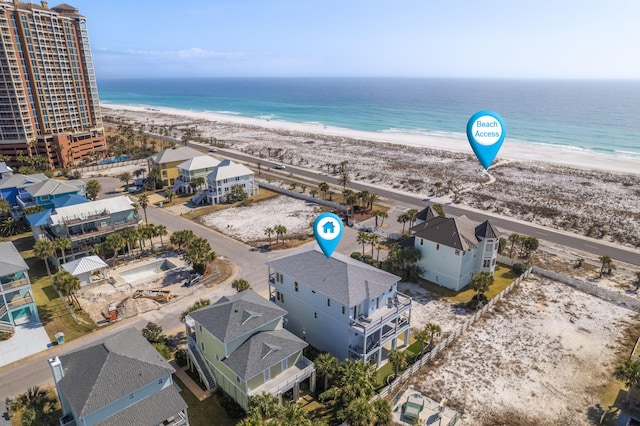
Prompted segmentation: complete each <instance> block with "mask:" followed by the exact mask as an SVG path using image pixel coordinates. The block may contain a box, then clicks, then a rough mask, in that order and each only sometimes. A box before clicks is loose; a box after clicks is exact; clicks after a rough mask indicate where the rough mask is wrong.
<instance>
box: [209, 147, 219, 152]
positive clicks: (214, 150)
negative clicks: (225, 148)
mask: <svg viewBox="0 0 640 426" xmlns="http://www.w3.org/2000/svg"><path fill="white" fill-rule="evenodd" d="M209 152H218V148H209Z"/></svg>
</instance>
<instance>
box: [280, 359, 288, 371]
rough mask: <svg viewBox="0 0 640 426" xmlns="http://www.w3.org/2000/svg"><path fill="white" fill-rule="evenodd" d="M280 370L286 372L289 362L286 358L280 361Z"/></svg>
mask: <svg viewBox="0 0 640 426" xmlns="http://www.w3.org/2000/svg"><path fill="white" fill-rule="evenodd" d="M281 365H282V370H286V369H287V368H289V360H288V359H287V358H285V359H283V360H282V363H281Z"/></svg>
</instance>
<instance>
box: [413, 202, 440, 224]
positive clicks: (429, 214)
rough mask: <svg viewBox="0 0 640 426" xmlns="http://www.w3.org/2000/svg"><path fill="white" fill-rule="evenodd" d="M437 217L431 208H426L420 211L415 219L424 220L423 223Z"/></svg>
mask: <svg viewBox="0 0 640 426" xmlns="http://www.w3.org/2000/svg"><path fill="white" fill-rule="evenodd" d="M435 217H438V213H436V212H435V210H433V207H431V206H427V207H425V208H424V209H422V210H420V211H419V212H418V214H417V215H416V218H418V219H420V220H424V221H425V222H428V221H430V220H431V219H433V218H435Z"/></svg>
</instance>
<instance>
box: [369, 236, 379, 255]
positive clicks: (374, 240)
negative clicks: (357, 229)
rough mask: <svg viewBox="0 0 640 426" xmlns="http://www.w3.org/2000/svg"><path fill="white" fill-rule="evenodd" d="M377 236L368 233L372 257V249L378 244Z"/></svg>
mask: <svg viewBox="0 0 640 426" xmlns="http://www.w3.org/2000/svg"><path fill="white" fill-rule="evenodd" d="M378 241H379V238H378V236H377V235H376V234H369V241H368V242H369V244H371V257H373V249H374V247H375V246H376V245H377V244H378Z"/></svg>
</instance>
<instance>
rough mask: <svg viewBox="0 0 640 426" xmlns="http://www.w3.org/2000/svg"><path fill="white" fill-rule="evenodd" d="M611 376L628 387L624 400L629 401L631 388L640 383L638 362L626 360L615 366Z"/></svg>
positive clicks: (639, 365) (639, 364)
mask: <svg viewBox="0 0 640 426" xmlns="http://www.w3.org/2000/svg"><path fill="white" fill-rule="evenodd" d="M613 376H614V377H615V378H616V379H618V380H620V381H621V382H623V383H624V385H625V386H626V387H627V389H629V391H628V392H627V396H626V400H627V402H628V401H629V396H631V390H632V389H633V388H634V387H637V386H638V385H640V362H638V361H631V360H626V361H625V362H624V363H623V364H622V365H619V366H617V367H616V369H615V370H614V372H613Z"/></svg>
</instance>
